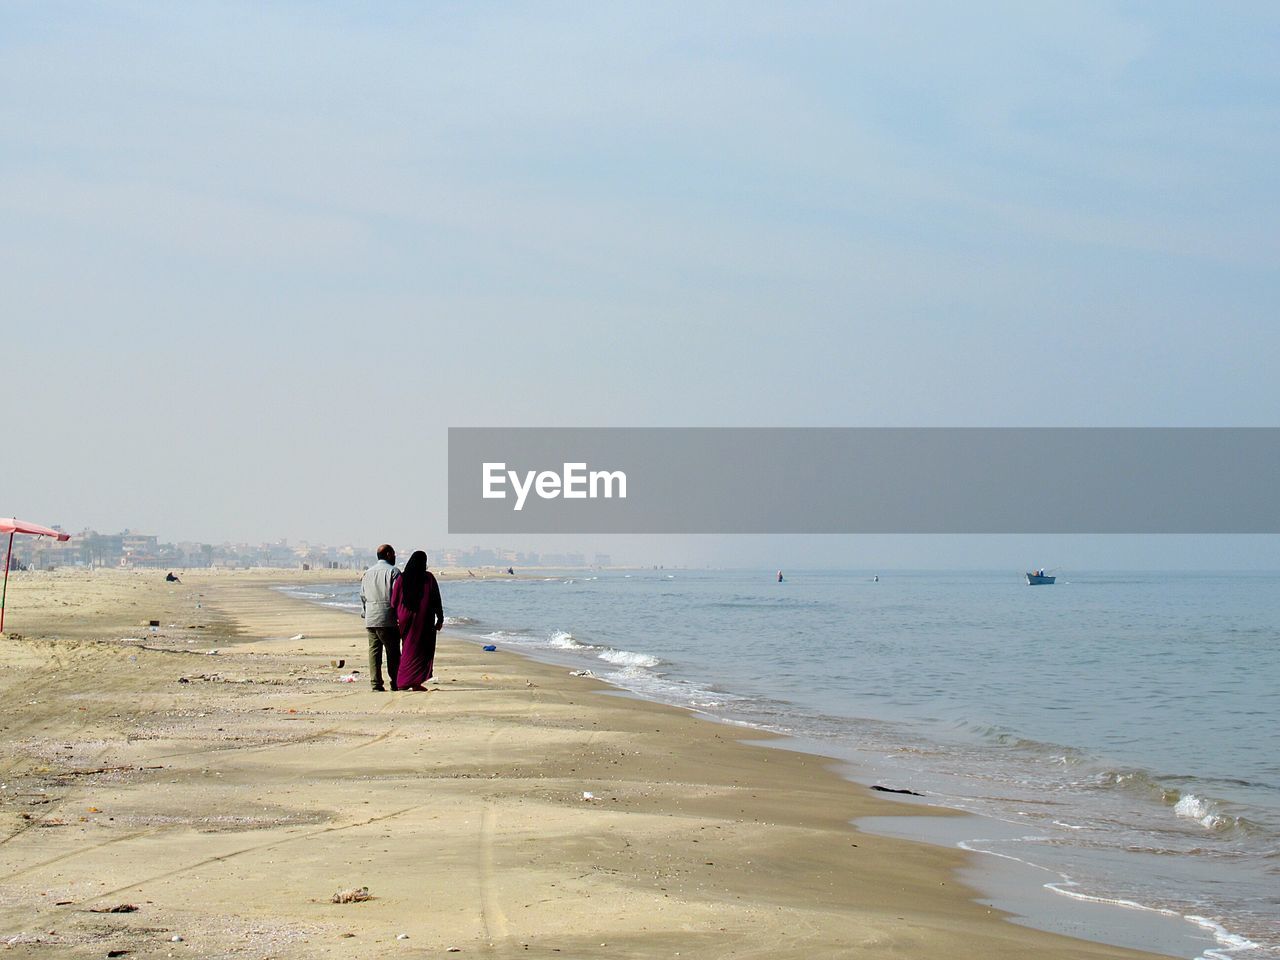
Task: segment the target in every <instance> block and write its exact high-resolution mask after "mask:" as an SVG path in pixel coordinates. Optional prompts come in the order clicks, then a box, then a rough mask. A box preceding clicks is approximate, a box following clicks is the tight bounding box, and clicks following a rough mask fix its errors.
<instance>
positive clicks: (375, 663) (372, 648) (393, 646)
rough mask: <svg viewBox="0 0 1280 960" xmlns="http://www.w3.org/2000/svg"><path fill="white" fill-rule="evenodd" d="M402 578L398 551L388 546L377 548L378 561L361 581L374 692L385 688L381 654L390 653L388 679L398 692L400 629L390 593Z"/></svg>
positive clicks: (362, 613)
mask: <svg viewBox="0 0 1280 960" xmlns="http://www.w3.org/2000/svg"><path fill="white" fill-rule="evenodd" d="M399 579H400V571H399V570H397V569H396V551H395V549H394V548H393V547H392V546H391V544H389V543H384V544H382V545H381V546H379V547H378V562H377V563H375V564H374V565H373V566H372V567H370V568H369V569H368V570H366V571H365V572H364V579H363V580H361V581H360V616H362V617H364V628H365V632H366V633H367V634H368V635H369V683H370V685H371V686H372V687H373V689H374V690H375V691H377V692H378V693H381V692H382V691H383V690H385V689H386V687H384V686H383V685H382V654H383V651H386V654H387V679H389V680H390V681H391V689H392V690H395V689H397V684H396V673H397V671H399V669H400V630H399V628H398V627H397V626H396V614H395V609H394V608H393V607H392V606H391V591H392V589H393V588H394V587H395V585H396V582H397V581H398V580H399Z"/></svg>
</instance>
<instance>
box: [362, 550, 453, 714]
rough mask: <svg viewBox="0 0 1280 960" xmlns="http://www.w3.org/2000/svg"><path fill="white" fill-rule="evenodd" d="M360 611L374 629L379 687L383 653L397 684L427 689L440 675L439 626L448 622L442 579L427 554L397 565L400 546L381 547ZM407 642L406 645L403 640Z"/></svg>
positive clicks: (373, 671)
mask: <svg viewBox="0 0 1280 960" xmlns="http://www.w3.org/2000/svg"><path fill="white" fill-rule="evenodd" d="M360 609H361V613H360V615H361V616H362V617H364V626H365V632H366V633H368V634H369V682H370V683H371V684H372V686H373V689H374V690H375V691H377V692H379V693H381V692H382V691H383V690H385V689H386V687H384V686H383V685H382V654H383V651H386V655H387V679H389V680H390V681H391V689H392V690H425V689H426V688H425V687H423V684H424V683H426V682H427V681H428V680H430V679H431V678H432V676H434V668H435V659H436V631H437V630H439V629H440V628H441V627H443V626H444V607H443V606H442V605H441V603H440V585H439V584H437V583H436V578H435V576H434V575H433V574H432V573H431V571H430V570H428V569H427V555H426V554H425V553H423V552H422V551H421V550H417V551H415V552H414V553H413V554H412V555H411V556H410V557H409V562H408V563H406V564H405V565H404V572H403V573H401V572H400V570H398V569H397V568H396V551H395V549H394V548H393V547H392V546H391V544H389V543H384V544H382V545H381V546H380V547H378V562H377V563H375V564H374V565H373V566H372V567H370V568H369V569H368V570H366V571H365V572H364V579H363V580H361V581H360ZM402 644H403V646H402Z"/></svg>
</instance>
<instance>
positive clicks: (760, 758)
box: [0, 571, 1151, 960]
mask: <svg viewBox="0 0 1280 960" xmlns="http://www.w3.org/2000/svg"><path fill="white" fill-rule="evenodd" d="M463 576H465V572H464V573H463ZM333 579H342V580H346V581H350V580H352V579H354V575H353V574H351V573H350V572H342V573H338V572H331V571H319V572H314V573H311V574H301V573H297V574H291V573H287V572H281V571H264V572H245V573H213V572H199V573H188V574H184V575H183V582H182V583H181V584H165V583H164V582H163V572H160V573H159V574H157V573H156V572H155V571H147V572H120V571H111V572H98V573H89V572H70V571H68V572H57V573H24V574H19V575H16V576H15V578H14V580H13V581H12V582H11V585H10V596H9V603H10V610H9V613H8V620H7V622H6V628H7V629H9V630H10V635H9V636H6V637H5V638H4V640H3V641H0V642H2V643H3V645H4V649H5V652H6V658H5V670H4V672H3V674H0V727H2V728H3V733H4V738H3V753H2V754H0V771H2V772H0V784H3V789H0V819H2V820H3V828H4V830H3V839H2V840H0V847H2V848H3V853H2V854H0V943H7V944H9V953H10V955H12V956H15V957H23V956H31V957H49V956H84V957H102V956H106V955H107V954H108V951H111V950H128V951H130V952H129V954H127V956H130V957H165V956H176V957H183V956H198V957H217V956H236V957H239V956H244V957H281V958H294V957H297V958H302V957H317V956H327V955H332V956H341V957H375V956H376V957H383V956H387V955H403V956H426V955H435V954H443V953H445V952H447V951H449V950H450V949H452V948H457V951H458V952H459V954H460V955H463V956H477V955H478V956H486V957H490V956H492V957H508V956H530V955H532V956H547V957H555V956H560V957H583V956H593V957H596V956H599V957H606V956H617V957H673V956H686V957H730V956H733V957H770V958H780V957H797V958H799V957H832V956H853V955H866V956H892V957H903V958H906V957H910V958H921V957H939V958H941V957H948V958H961V960H964V958H975V960H976V958H979V957H981V958H990V957H1008V958H1014V957H1018V958H1024V957H1028V956H1035V957H1042V958H1068V957H1070V958H1093V957H1097V958H1104V957H1105V958H1122V957H1130V958H1135V957H1140V956H1151V955H1149V954H1141V953H1137V952H1134V951H1129V950H1124V949H1121V948H1116V947H1109V946H1105V945H1101V944H1096V943H1091V942H1086V941H1082V940H1073V939H1068V938H1065V937H1060V936H1057V935H1054V934H1048V933H1041V932H1038V931H1035V930H1030V929H1028V928H1026V927H1022V926H1018V925H1015V924H1013V923H1010V922H1008V921H1007V920H1006V919H1005V918H1004V917H1003V916H1002V915H1001V914H1000V913H998V912H997V911H993V910H991V909H989V908H987V907H985V906H982V905H980V904H978V903H976V902H975V901H974V899H973V897H974V896H975V894H974V893H973V892H972V891H971V890H970V889H969V888H967V887H965V886H964V885H963V884H962V883H961V882H960V881H959V880H958V879H957V877H958V871H959V869H960V868H961V867H962V866H963V865H964V864H965V863H966V859H965V855H964V854H962V853H960V852H958V851H954V850H950V849H946V848H942V847H936V846H930V845H926V844H920V843H913V842H910V841H907V840H902V839H895V838H889V837H881V836H873V835H870V834H865V833H860V832H858V831H857V830H855V829H854V828H853V827H852V826H850V823H849V821H850V820H852V819H855V818H860V817H873V816H895V815H899V814H903V813H906V814H910V815H913V816H919V815H921V808H919V807H910V808H906V807H904V806H903V805H901V804H897V803H894V802H892V801H890V800H886V799H884V798H882V797H880V796H877V795H875V794H873V793H872V792H871V791H869V790H867V789H866V788H864V787H860V786H858V785H856V784H853V783H850V782H848V781H847V780H845V779H842V778H841V777H840V776H838V775H837V774H836V773H835V772H833V770H832V769H831V766H832V765H831V764H830V763H828V762H827V761H824V760H823V759H822V758H818V757H814V756H811V755H808V754H803V753H794V752H790V751H787V750H779V749H774V748H769V747H764V746H760V745H758V744H749V743H744V742H743V738H745V737H750V738H751V739H757V740H758V739H760V735H759V734H758V733H756V732H754V731H738V730H737V729H735V728H732V727H728V726H723V725H720V724H716V723H712V722H710V721H706V720H703V719H700V718H698V717H696V716H693V715H692V714H689V713H687V712H685V711H682V710H678V709H675V708H670V707H665V706H662V705H658V704H652V703H647V702H643V701H638V700H634V699H631V698H627V697H621V696H616V695H612V694H611V692H610V688H608V687H607V686H605V685H604V684H601V683H600V682H598V681H596V680H593V679H589V678H580V677H572V676H569V675H568V673H567V671H566V670H565V669H564V668H561V667H555V666H549V665H545V664H540V663H536V662H533V661H530V660H528V659H526V658H523V657H521V656H518V655H514V654H508V653H505V652H503V651H501V650H500V651H498V652H497V653H484V652H483V651H481V650H480V649H479V647H477V646H475V645H474V644H470V643H465V642H462V641H458V640H453V639H451V638H450V637H449V635H448V633H447V631H446V633H445V634H444V635H443V637H442V640H441V644H440V648H439V652H438V654H437V660H436V664H437V678H438V682H437V683H436V684H433V685H432V690H431V692H428V693H384V694H376V693H372V692H370V691H369V684H368V682H367V679H366V677H365V671H366V670H367V666H366V664H365V662H364V660H365V641H364V635H363V629H362V625H361V623H360V621H359V620H358V619H357V618H354V617H352V616H351V615H350V614H347V613H344V612H341V611H337V610H329V609H325V608H323V607H320V606H316V605H314V604H308V603H306V602H304V601H301V600H296V599H293V598H290V597H286V596H284V595H282V594H280V593H279V592H277V591H274V590H272V589H270V586H271V585H272V584H276V583H281V582H285V581H299V582H308V581H311V582H317V583H319V582H324V581H326V580H333ZM446 589H447V588H446ZM446 597H447V593H446ZM153 619H154V620H159V621H160V623H161V627H160V628H159V629H158V630H157V631H156V632H155V633H152V632H151V631H150V629H149V628H148V627H147V626H146V622H147V621H149V620H153ZM299 635H301V637H302V639H297V638H298V636H299ZM214 651H216V653H215V652H214ZM339 658H341V659H345V660H346V664H345V666H344V667H341V668H336V667H334V666H331V660H333V659H339ZM352 668H355V669H358V670H360V671H361V674H360V679H359V681H358V682H356V683H342V682H339V680H338V677H339V676H341V675H344V674H348V673H349V672H350V671H351V670H352ZM586 793H590V794H591V795H592V798H591V799H584V794H586ZM930 815H937V816H945V815H946V814H944V813H941V812H937V813H932V814H930ZM361 887H368V890H369V894H370V895H371V896H372V899H370V900H367V901H364V902H352V903H342V904H335V903H332V902H330V901H331V897H332V896H333V895H334V894H335V893H336V892H338V891H341V890H348V889H353V888H361ZM121 905H128V906H135V907H136V908H137V909H136V910H134V911H131V912H126V913H102V912H95V911H99V910H102V909H106V908H111V907H117V906H121ZM174 937H181V938H182V939H181V940H180V941H175V940H173V939H172V938H174ZM401 937H403V938H404V939H401Z"/></svg>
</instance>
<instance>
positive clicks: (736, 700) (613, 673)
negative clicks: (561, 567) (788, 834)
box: [287, 569, 1280, 960]
mask: <svg viewBox="0 0 1280 960" xmlns="http://www.w3.org/2000/svg"><path fill="white" fill-rule="evenodd" d="M441 589H442V594H443V600H444V608H445V612H446V615H447V617H448V625H449V626H448V629H449V630H450V632H452V633H453V634H454V635H456V636H462V637H464V638H466V639H468V640H471V641H474V642H476V643H491V644H494V645H496V646H497V647H498V648H499V649H504V650H511V651H518V652H521V653H525V654H528V655H530V656H532V657H534V658H537V659H540V660H544V661H549V662H552V663H555V664H559V665H562V666H564V667H565V668H566V669H567V670H576V671H583V670H587V671H590V672H591V673H592V674H593V675H595V676H597V677H599V678H600V679H602V680H605V681H608V682H609V683H611V684H613V685H615V686H616V687H618V688H620V689H621V690H622V691H627V692H629V693H631V694H633V695H637V696H640V697H644V698H648V699H652V700H657V701H661V702H664V703H669V704H676V705H680V706H684V707H687V708H690V709H692V710H695V711H697V712H699V713H701V714H704V715H706V716H708V717H710V718H713V719H715V720H718V721H721V722H724V723H730V724H735V725H738V726H742V727H747V728H753V729H759V730H763V731H770V732H773V733H779V734H783V735H785V736H787V737H789V738H791V739H790V740H787V741H776V742H780V743H782V744H783V745H789V746H793V747H794V748H796V749H802V750H810V751H812V752H815V753H819V754H822V755H826V756H830V757H833V758H835V759H837V760H839V761H843V762H844V766H843V767H842V769H843V770H844V772H845V773H846V775H847V776H849V777H850V778H851V779H854V780H857V781H860V782H863V783H866V784H868V785H877V786H883V787H887V788H889V789H891V790H910V791H913V792H914V793H916V794H920V795H921V796H919V797H914V796H908V795H902V796H903V801H904V802H903V812H904V815H905V816H904V817H903V818H876V821H875V822H870V821H868V822H866V823H860V824H859V826H860V827H862V828H864V829H871V830H873V831H877V832H885V833H891V834H899V835H905V836H913V837H915V838H916V839H922V840H926V841H929V842H935V843H946V844H950V845H954V846H959V847H962V848H964V849H967V850H971V851H974V852H975V854H976V856H975V857H974V858H971V859H972V860H973V862H974V868H972V869H971V870H970V871H968V872H967V874H966V877H965V879H966V881H967V882H969V883H971V884H972V885H973V886H975V887H976V888H977V889H978V891H979V892H980V893H981V894H982V895H983V898H984V900H985V902H988V903H991V904H994V905H995V906H997V907H1001V908H1002V909H1006V910H1009V911H1011V912H1013V913H1014V914H1016V915H1018V917H1019V918H1020V922H1026V923H1028V924H1030V925H1033V926H1038V927H1043V928H1046V929H1055V930H1060V931H1062V932H1068V933H1074V934H1075V935H1078V936H1086V937H1090V938H1092V939H1097V940H1103V941H1108V942H1116V943H1121V944H1122V945H1126V946H1135V947H1143V948H1146V949H1150V950H1153V951H1155V952H1161V953H1168V954H1172V955H1176V956H1185V957H1205V958H1209V960H1223V958H1235V957H1249V958H1251V960H1254V958H1256V960H1273V958H1274V960H1280V738H1278V736H1277V735H1278V734H1280V574H1273V573H1186V572H1177V573H1160V572H1150V573H1104V572H1088V573H1086V572H1080V573H1075V574H1073V573H1065V574H1064V573H1060V574H1059V577H1058V581H1057V583H1055V584H1053V585H1044V586H1034V587H1032V586H1028V585H1027V583H1026V581H1025V578H1024V577H1023V576H1022V574H1021V573H1020V572H1019V571H1016V570H1015V571H974V572H929V571H866V570H851V571H842V570H794V571H785V572H784V579H783V581H782V582H778V580H777V575H776V572H775V571H773V570H686V569H679V570H666V569H655V570H645V571H630V572H621V571H600V572H591V573H585V574H584V573H582V572H580V571H579V572H564V573H556V574H547V575H533V576H519V577H509V578H498V579H478V578H477V579H474V580H472V579H468V580H461V581H459V580H453V581H446V582H445V583H443V584H442V587H441ZM287 592H291V593H293V594H295V595H297V596H302V597H304V598H306V599H309V600H312V601H313V602H317V603H322V604H326V605H330V606H335V607H339V608H344V609H350V610H358V608H359V602H358V599H357V592H358V587H357V585H354V584H353V585H351V586H350V587H348V586H346V585H339V586H332V587H330V586H325V587H319V588H317V587H314V586H308V587H306V588H290V589H289V590H288V591H287ZM438 666H439V667H440V668H441V669H440V673H441V674H442V675H447V673H448V665H447V663H444V664H438ZM887 795H888V794H886V796H887ZM921 804H924V805H934V806H945V807H949V808H953V809H955V810H958V811H962V812H964V813H965V814H967V815H968V816H963V817H955V818H938V817H922V816H913V815H912V813H913V811H912V809H911V807H913V806H916V805H921ZM939 824H941V826H940V825H939Z"/></svg>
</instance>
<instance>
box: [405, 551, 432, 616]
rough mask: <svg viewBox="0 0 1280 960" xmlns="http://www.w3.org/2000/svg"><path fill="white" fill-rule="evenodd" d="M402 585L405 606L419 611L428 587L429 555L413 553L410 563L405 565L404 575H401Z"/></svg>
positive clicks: (418, 552) (419, 552)
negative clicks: (424, 591)
mask: <svg viewBox="0 0 1280 960" xmlns="http://www.w3.org/2000/svg"><path fill="white" fill-rule="evenodd" d="M400 584H401V587H400V589H401V591H403V593H404V602H405V606H407V607H408V608H409V609H410V610H417V609H418V607H419V606H420V605H421V604H422V591H423V589H424V588H425V587H426V585H427V555H426V554H425V553H424V552H423V551H421V550H415V551H413V555H412V556H411V557H409V562H408V563H406V564H405V565H404V573H402V574H400Z"/></svg>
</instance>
